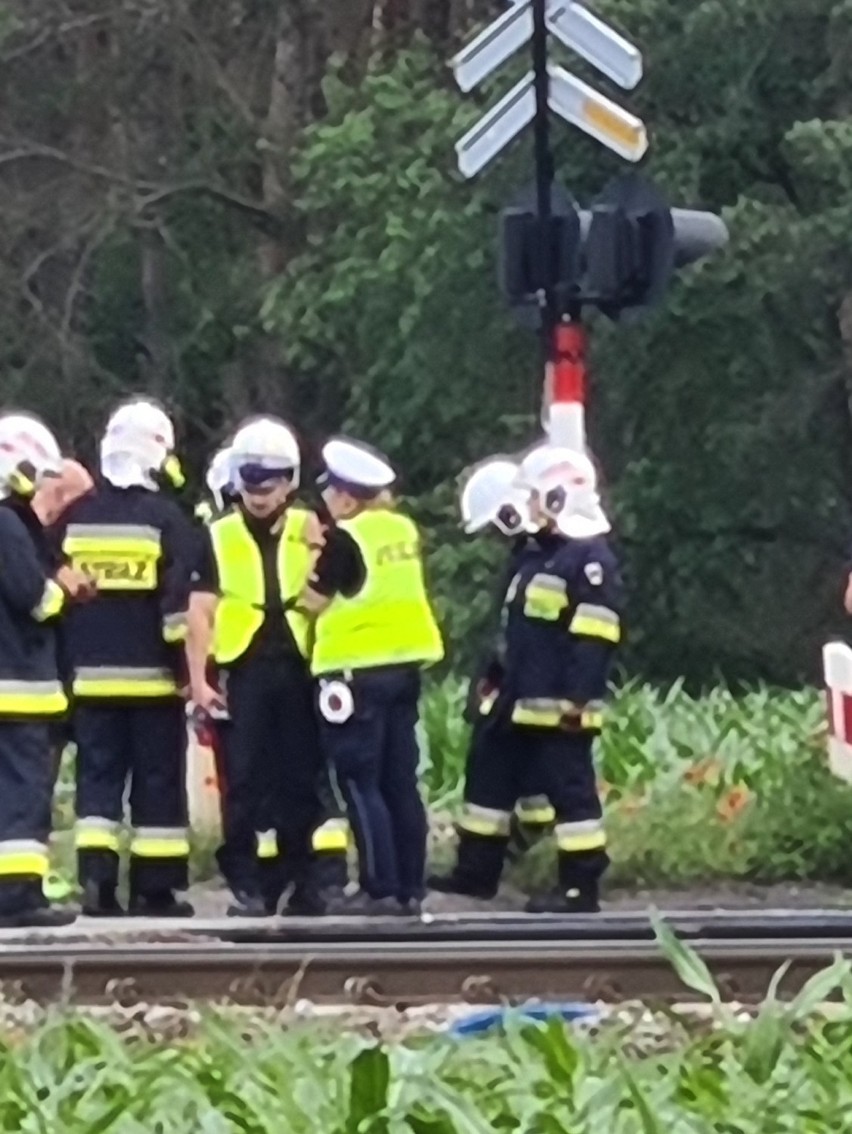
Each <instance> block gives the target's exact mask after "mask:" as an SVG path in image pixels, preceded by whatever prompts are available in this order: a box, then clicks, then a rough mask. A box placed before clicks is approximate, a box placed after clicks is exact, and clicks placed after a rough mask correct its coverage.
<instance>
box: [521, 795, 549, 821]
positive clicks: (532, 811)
mask: <svg viewBox="0 0 852 1134" xmlns="http://www.w3.org/2000/svg"><path fill="white" fill-rule="evenodd" d="M515 814H516V815H517V817H518V819H519V820H520V822H521V823H530V824H534V825H535V826H542V827H547V826H549V825H550V824H551V823H554V822H555V821H556V811H555V810H554V808H553V807H552V805H551V803H550V800H549V799H548V798H547V796H546V795H528V796H525V797H524V798H523V799H519V800H518V802H517V804H516V805H515Z"/></svg>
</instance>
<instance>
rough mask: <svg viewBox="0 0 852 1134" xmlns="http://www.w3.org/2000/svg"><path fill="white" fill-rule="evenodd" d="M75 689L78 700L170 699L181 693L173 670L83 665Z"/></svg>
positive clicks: (75, 676)
mask: <svg viewBox="0 0 852 1134" xmlns="http://www.w3.org/2000/svg"><path fill="white" fill-rule="evenodd" d="M73 688H74V693H75V694H76V695H77V696H78V697H168V696H170V695H171V694H174V693H177V683H176V682H175V679H174V675H173V674H172V673H171V672H170V671H169V670H167V669H159V668H157V667H142V666H140V667H135V666H112V665H102V666H80V667H79V669H78V670H77V671H76V673H75V674H74V687H73Z"/></svg>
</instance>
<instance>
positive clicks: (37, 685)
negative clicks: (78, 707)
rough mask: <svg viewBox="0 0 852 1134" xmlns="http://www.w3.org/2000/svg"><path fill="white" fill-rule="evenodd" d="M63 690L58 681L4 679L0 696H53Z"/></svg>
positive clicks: (1, 683) (0, 685) (0, 688)
mask: <svg viewBox="0 0 852 1134" xmlns="http://www.w3.org/2000/svg"><path fill="white" fill-rule="evenodd" d="M61 692H62V685H61V684H60V682H58V681H2V680H0V697H20V696H24V697H52V696H53V695H54V694H56V693H61Z"/></svg>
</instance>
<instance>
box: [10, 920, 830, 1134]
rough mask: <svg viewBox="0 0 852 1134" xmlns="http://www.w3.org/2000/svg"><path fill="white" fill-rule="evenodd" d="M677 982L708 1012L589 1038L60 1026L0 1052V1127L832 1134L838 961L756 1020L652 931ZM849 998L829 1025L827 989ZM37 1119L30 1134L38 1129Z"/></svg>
mask: <svg viewBox="0 0 852 1134" xmlns="http://www.w3.org/2000/svg"><path fill="white" fill-rule="evenodd" d="M661 932H662V934H663V940H664V941H665V944H666V948H667V950H668V951H669V953H670V956H671V958H672V961H673V963H674V964H675V966H676V968H677V970H678V973H679V975H680V976H681V979H682V980H684V982H685V983H686V984H687V985H688V986H690V987H691V988H693V989H695V991H696V992H697V993H698V994H699V995H700V996H701V997H702V999H706V1000H708V1001H709V1003H710V1004H711V1005H712V1006H713V1015H712V1016H711V1017H709V1018H708V1019H706V1020H705V1021H704V1022H703V1023H700V1022H697V1021H696V1020H695V1019H690V1017H689V1016H688V1015H686V1016H678V1015H677V1014H674V1013H673V1014H669V1015H668V1018H667V1021H666V1022H665V1023H662V1020H661V1018H658V1022H657V1025H656V1028H654V1029H652V1030H650V1031H649V1029H648V1027H647V1025H645V1027H644V1029H643V1027H642V1025H641V1024H637V1023H636V1022H635V1021H633V1020H630V1019H628V1020H626V1021H624V1022H623V1023H618V1022H616V1021H612V1022H610V1023H608V1024H605V1025H604V1026H603V1027H602V1028H601V1029H600V1030H599V1032H598V1034H597V1035H594V1036H589V1035H586V1034H584V1033H583V1032H578V1033H572V1032H571V1031H570V1030H569V1029H567V1028H566V1027H565V1026H564V1025H563V1024H561V1023H559V1022H557V1021H552V1022H550V1023H548V1024H547V1025H529V1024H527V1025H524V1021H523V1018H522V1017H521V1016H518V1017H516V1018H515V1019H512V1018H509V1019H508V1020H507V1022H506V1026H505V1029H504V1031H503V1034H502V1035H492V1036H486V1037H484V1038H478V1039H473V1040H467V1041H460V1040H456V1039H453V1038H451V1037H449V1036H435V1037H427V1036H420V1037H416V1036H415V1037H412V1038H411V1039H409V1040H407V1041H405V1042H401V1043H400V1042H397V1043H391V1042H385V1043H376V1042H375V1041H374V1040H366V1039H364V1038H361V1037H359V1036H358V1035H356V1034H353V1033H351V1032H350V1033H349V1034H348V1035H344V1036H341V1035H340V1034H339V1030H338V1034H336V1035H335V1034H333V1032H332V1031H331V1029H318V1028H314V1029H311V1028H307V1029H305V1028H303V1029H300V1030H293V1031H289V1032H288V1031H286V1030H283V1029H282V1027H281V1024H270V1023H264V1022H262V1021H254V1022H249V1021H244V1022H243V1023H242V1024H240V1023H239V1022H237V1021H235V1020H234V1019H233V1018H230V1019H229V1018H228V1016H227V1014H224V1013H223V1014H221V1015H219V1016H211V1017H209V1018H208V1019H206V1020H205V1021H204V1022H203V1024H202V1025H201V1026H198V1025H194V1026H193V1025H190V1026H189V1027H188V1029H187V1031H188V1033H189V1034H188V1035H186V1037H185V1038H184V1039H182V1040H178V1041H177V1042H175V1041H174V1040H172V1041H171V1042H169V1041H167V1040H166V1041H164V1040H163V1039H161V1038H160V1039H158V1038H157V1037H156V1036H154V1037H153V1038H151V1039H148V1041H147V1042H144V1041H142V1040H141V1039H140V1038H139V1037H138V1035H137V1036H136V1037H134V1036H132V1035H130V1036H126V1037H125V1038H123V1039H122V1038H120V1037H119V1036H117V1035H116V1034H115V1033H113V1032H111V1031H110V1030H109V1029H108V1028H107V1027H106V1026H104V1025H99V1024H94V1023H92V1022H90V1021H87V1020H85V1019H81V1018H76V1017H74V1016H73V1015H72V1016H67V1015H57V1016H56V1017H55V1018H54V1019H52V1020H50V1021H49V1022H47V1023H46V1024H43V1025H42V1026H40V1027H39V1028H37V1029H36V1030H35V1031H33V1032H32V1033H31V1034H27V1035H23V1036H19V1037H18V1038H16V1039H11V1040H6V1041H5V1044H4V1045H3V1046H4V1048H5V1050H4V1052H3V1056H4V1057H3V1059H2V1060H0V1083H2V1087H3V1091H2V1101H0V1124H2V1129H4V1130H25V1129H45V1130H47V1129H51V1128H54V1129H62V1130H63V1131H67V1132H68V1134H76V1132H77V1131H80V1132H81V1134H83V1132H84V1131H85V1134H95V1131H102V1132H104V1134H109V1132H113V1131H114V1132H115V1134H137V1132H139V1134H142V1132H143V1131H144V1132H145V1134H150V1132H152V1131H156V1132H157V1134H171V1132H173V1131H174V1132H175V1134H177V1132H180V1134H184V1132H185V1131H187V1130H190V1129H191V1130H199V1131H201V1130H203V1131H209V1132H210V1134H228V1132H230V1131H238V1130H239V1131H245V1132H246V1134H249V1132H250V1134H265V1132H267V1131H269V1132H272V1131H275V1132H276V1134H277V1132H279V1131H283V1130H286V1131H288V1134H290V1132H292V1134H300V1132H302V1131H306V1132H307V1131H314V1130H319V1129H321V1130H323V1131H324V1132H325V1134H357V1132H361V1134H368V1132H370V1134H490V1132H491V1131H493V1130H518V1131H525V1132H529V1134H562V1132H563V1131H568V1130H570V1131H571V1132H572V1134H586V1132H587V1131H588V1132H590V1134H591V1132H593V1131H598V1130H600V1129H602V1128H603V1129H612V1130H617V1131H619V1132H620V1134H658V1132H663V1131H668V1130H673V1129H683V1130H689V1131H692V1132H694V1134H705V1132H706V1134H718V1132H719V1131H736V1132H737V1134H761V1132H763V1131H767V1132H768V1131H772V1132H773V1134H786V1132H788V1131H789V1134H800V1132H801V1131H802V1130H808V1131H811V1132H813V1134H822V1132H825V1134H829V1132H832V1134H833V1132H834V1131H836V1130H841V1129H843V1128H844V1125H845V1122H846V1119H847V1116H848V1110H849V1105H850V1100H851V1099H852V1095H850V1087H849V1077H850V1056H849V1041H848V1033H849V1022H850V1004H849V1000H848V995H849V963H848V962H843V961H839V962H838V963H837V964H836V965H834V966H833V967H832V968H831V969H830V970H827V971H826V972H824V973H820V974H818V975H817V976H816V977H814V978H812V979H811V981H810V982H809V983H808V985H806V986H805V988H804V989H803V990H802V992H800V993H799V994H798V996H797V997H796V998H795V999H794V1000H793V1001H792V1002H791V1003H789V1004H783V1003H780V1002H779V1001H778V1000H777V999H776V998H775V990H774V989H773V990H772V991H771V993H770V995H769V997H768V998H767V1000H766V1001H765V1002H764V1004H762V1005H761V1007H760V1009H759V1012H758V1013H757V1015H756V1016H755V1017H754V1018H743V1017H742V1016H741V1015H738V1014H737V1013H736V1012H735V1011H733V1010H729V1009H726V1008H725V1006H723V1005H722V1004H720V1003H719V994H718V992H717V990H716V988H715V986H714V985H713V982H712V980H711V979H710V976H709V974H708V973H707V971H706V969H705V968H704V966H703V964H702V962H701V961H700V959H699V958H698V957H696V956H695V955H694V954H692V953H691V952H690V951H689V950H688V949H686V948H684V947H683V946H682V945H678V943H677V942H676V941H674V940H673V939H672V938H671V935H670V934H669V933H668V932H667V931H666V929H665V927H664V926H663V927H661ZM838 990H843V991H844V992H845V993H846V997H847V999H845V1000H844V1001H843V1002H842V1004H841V1005H839V1006H837V1007H836V1009H835V1010H834V1011H833V1012H832V1013H831V1014H830V1015H828V1016H826V1015H825V1014H824V1013H823V1014H821V1013H820V1010H821V1009H822V1007H823V1002H824V1001H825V999H826V998H827V996H828V995H829V994H830V993H833V992H837V991H838ZM36 1114H38V1125H36V1124H35V1122H36Z"/></svg>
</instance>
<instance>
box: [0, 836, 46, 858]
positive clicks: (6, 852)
mask: <svg viewBox="0 0 852 1134" xmlns="http://www.w3.org/2000/svg"><path fill="white" fill-rule="evenodd" d="M13 854H47V845H46V844H45V843H40V842H39V841H38V839H2V840H0V855H3V856H4V857H6V856H11V855H13Z"/></svg>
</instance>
